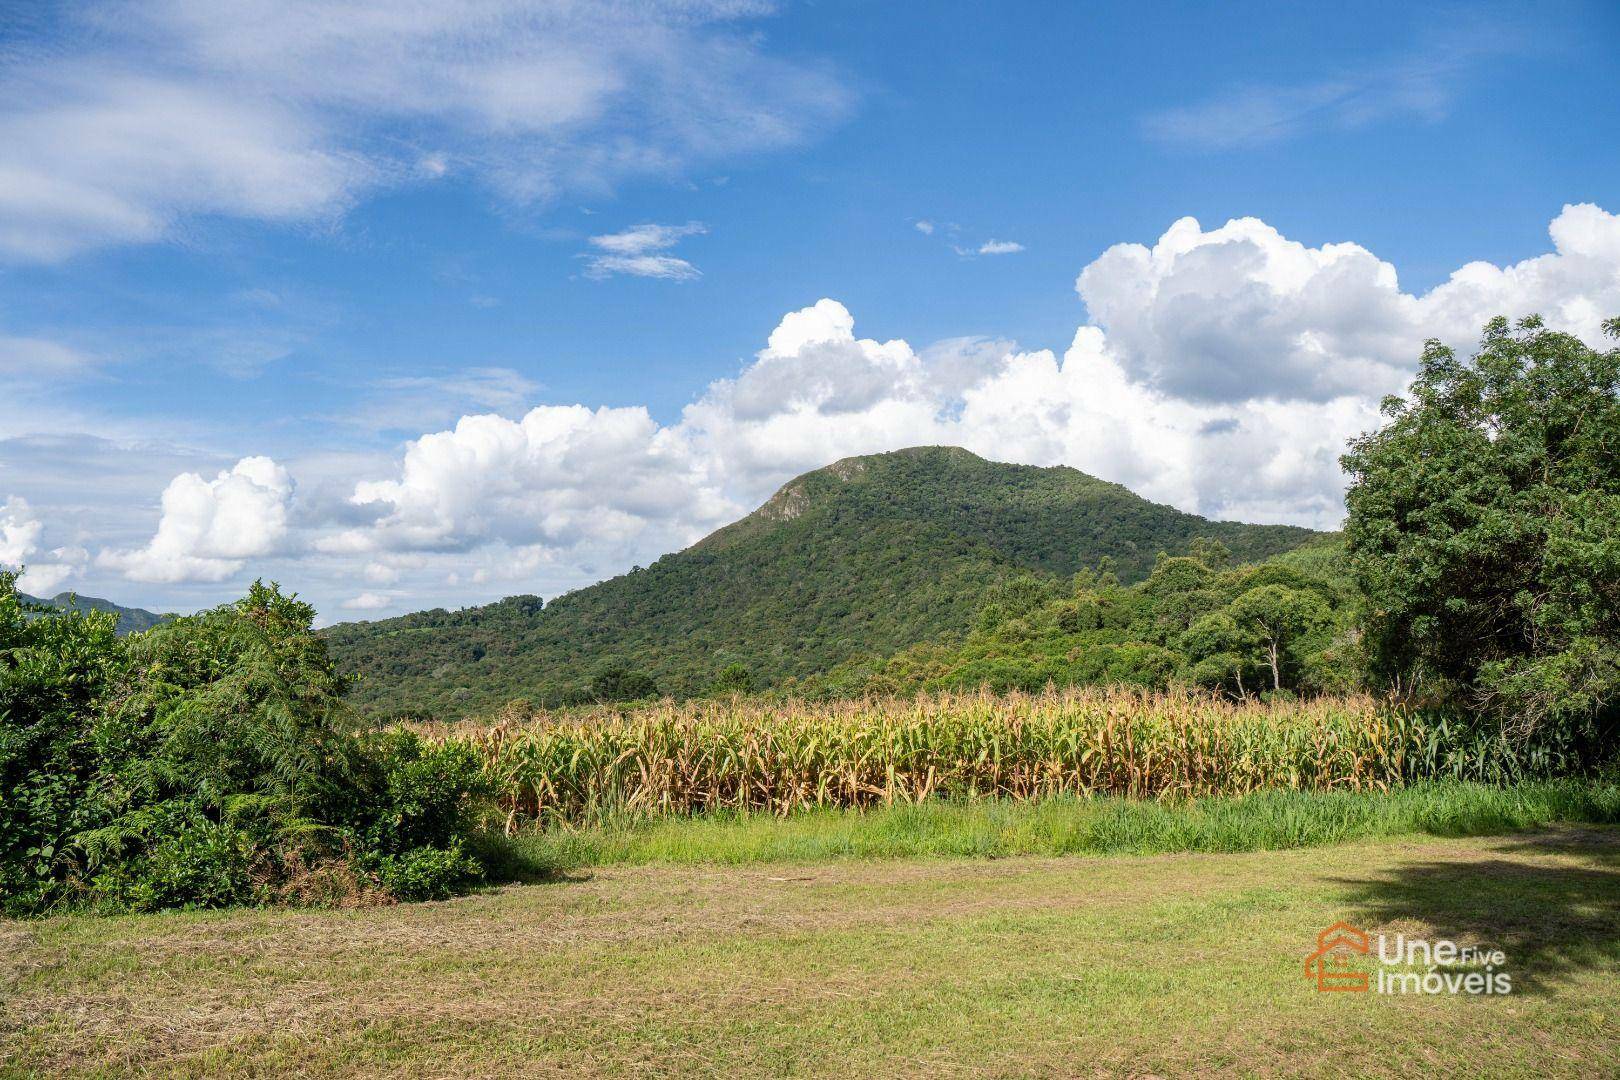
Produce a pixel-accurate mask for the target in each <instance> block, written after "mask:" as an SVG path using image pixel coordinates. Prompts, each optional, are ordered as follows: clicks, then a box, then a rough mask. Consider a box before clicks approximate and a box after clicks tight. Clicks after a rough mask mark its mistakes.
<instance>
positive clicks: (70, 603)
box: [18, 592, 172, 636]
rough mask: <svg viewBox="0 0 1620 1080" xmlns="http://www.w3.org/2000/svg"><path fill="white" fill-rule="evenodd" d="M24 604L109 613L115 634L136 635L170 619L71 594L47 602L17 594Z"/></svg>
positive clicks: (141, 609) (165, 616)
mask: <svg viewBox="0 0 1620 1080" xmlns="http://www.w3.org/2000/svg"><path fill="white" fill-rule="evenodd" d="M18 596H19V597H21V599H22V600H23V602H24V603H29V604H39V605H41V606H43V607H54V608H62V609H64V610H67V611H110V612H112V613H113V614H114V615H117V616H118V626H117V628H116V630H115V633H117V634H119V635H120V636H122V635H124V634H136V633H139V632H140V631H142V630H150V629H151V628H152V627H154V626H156V625H157V624H158V623H160V622H162V621H163V620H164V619H167V618H172V616H169V615H159V614H156V613H155V612H151V611H147V610H146V609H145V608H131V607H123V606H122V605H119V604H115V603H113V602H112V601H111V600H103V599H101V598H100V597H96V596H76V595H74V594H73V593H68V592H64V593H57V594H56V595H55V596H53V597H51V598H50V599H49V600H42V599H40V598H39V597H37V596H29V595H28V594H26V593H19V594H18Z"/></svg>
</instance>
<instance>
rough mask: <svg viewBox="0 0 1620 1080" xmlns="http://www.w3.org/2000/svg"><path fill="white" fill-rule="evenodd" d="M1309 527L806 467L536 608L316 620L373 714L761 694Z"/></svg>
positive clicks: (925, 456)
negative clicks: (1002, 608)
mask: <svg viewBox="0 0 1620 1080" xmlns="http://www.w3.org/2000/svg"><path fill="white" fill-rule="evenodd" d="M1312 535H1313V534H1312V533H1310V532H1309V531H1308V530H1305V529H1298V528H1292V527H1288V526H1256V525H1241V524H1237V523H1233V522H1212V521H1206V520H1204V519H1202V518H1199V517H1195V516H1193V515H1190V514H1184V513H1181V512H1180V511H1177V510H1175V509H1172V508H1171V507H1168V506H1158V505H1155V504H1153V503H1150V502H1148V501H1146V500H1144V499H1141V498H1138V497H1137V496H1135V495H1133V494H1131V493H1130V492H1129V491H1127V490H1126V489H1125V488H1123V487H1120V486H1119V485H1117V484H1109V483H1104V482H1103V481H1101V480H1097V479H1095V478H1093V477H1090V476H1087V475H1085V474H1084V473H1080V472H1077V471H1075V470H1073V469H1068V468H1053V469H1042V468H1034V467H1030V466H1022V465H1005V464H999V463H995V462H989V461H985V460H984V459H982V458H979V457H976V456H975V455H973V454H970V453H968V452H967V451H965V450H960V449H955V448H950V447H922V448H916V449H912V450H904V451H898V452H895V453H890V454H877V455H873V456H870V457H860V458H850V459H848V460H845V461H840V462H837V463H835V464H833V465H829V466H827V467H826V468H824V469H818V470H816V471H815V472H811V473H807V474H805V475H804V476H801V477H799V478H798V479H796V480H794V481H792V482H791V483H789V484H787V485H786V486H785V487H783V488H782V490H781V491H779V492H778V493H777V494H776V495H775V497H773V498H772V499H771V500H770V501H769V502H767V503H766V504H765V505H764V506H763V507H761V508H760V509H759V510H758V511H757V512H755V513H754V514H751V515H749V516H748V517H746V518H744V519H743V520H741V521H739V522H737V523H735V524H733V525H730V526H728V527H726V528H724V529H721V530H720V531H719V532H717V533H715V534H714V535H712V536H710V537H709V538H707V539H706V540H703V541H701V542H700V543H698V544H696V545H695V546H693V547H691V548H688V549H687V550H685V551H682V552H679V553H677V554H673V555H668V556H665V557H664V558H662V559H659V560H658V561H657V562H655V563H653V564H652V565H651V566H649V567H647V568H645V569H642V570H636V571H633V572H632V573H629V574H625V575H623V576H621V577H617V578H614V579H612V580H610V581H605V582H602V583H601V584H598V585H594V586H592V587H590V588H588V589H582V590H580V591H578V592H574V593H570V594H568V595H566V596H562V597H558V598H557V599H555V600H553V601H552V602H551V603H550V604H548V605H545V606H544V607H543V608H542V607H541V605H540V603H539V600H538V598H536V597H510V598H508V599H506V600H503V601H501V602H500V603H498V604H491V605H488V606H485V607H480V608H469V609H466V610H464V611H454V612H452V611H443V610H435V611H425V612H419V613H417V614H414V615H407V616H404V617H402V618H397V619H388V620H384V621H380V622H375V623H353V624H346V625H341V626H335V627H332V628H331V629H329V630H328V631H326V637H327V639H328V641H329V642H330V643H331V647H332V653H333V656H334V657H335V658H336V659H337V661H338V663H339V665H340V667H341V668H343V669H344V670H347V671H350V672H353V673H355V674H356V676H357V677H358V681H357V685H356V687H355V693H354V699H355V701H356V702H357V703H358V704H359V705H360V706H361V707H362V708H364V709H365V710H366V711H368V712H371V713H373V714H381V715H410V716H432V717H436V718H441V719H444V718H453V717H458V716H465V715H469V714H474V713H480V712H482V713H490V712H493V711H494V710H495V709H497V708H498V707H499V706H500V705H501V704H502V703H504V702H506V701H509V700H511V699H513V698H520V697H521V698H527V699H529V700H532V701H534V702H536V703H538V704H542V705H557V704H562V703H567V702H578V701H589V700H616V699H619V698H620V692H619V691H614V692H613V693H612V694H608V695H603V694H600V693H598V692H597V688H594V687H593V686H592V685H591V684H592V681H593V678H592V677H593V675H595V674H596V673H598V672H599V671H600V670H601V667H602V665H603V664H605V663H608V662H609V661H610V660H612V659H613V658H620V660H621V662H622V663H623V664H624V665H625V667H626V668H627V669H628V670H633V671H635V672H639V673H641V674H642V675H644V676H646V677H647V678H649V679H651V680H652V681H653V683H655V684H656V687H657V690H658V691H660V692H662V693H665V694H669V695H672V696H675V697H688V696H694V695H702V694H707V693H710V692H712V691H713V690H714V689H715V687H716V685H717V682H718V680H719V679H720V676H721V673H722V672H723V671H724V670H725V669H727V668H728V667H729V666H730V665H732V664H741V665H742V666H743V667H745V668H746V669H747V671H748V672H749V675H750V680H751V683H752V685H754V686H755V687H758V688H769V687H776V686H780V685H782V684H783V683H784V682H785V681H787V680H789V679H793V678H804V677H807V676H811V675H814V674H817V673H822V672H825V671H827V670H828V669H829V668H832V667H834V666H835V665H837V664H839V663H841V662H844V661H848V660H851V659H853V658H856V657H859V656H864V655H886V654H889V653H893V652H895V651H897V650H900V649H904V648H907V647H908V646H912V645H915V644H917V643H918V642H925V641H932V640H936V639H938V638H939V637H940V636H941V635H944V634H952V633H956V634H959V633H963V632H965V631H967V630H969V629H970V628H971V627H973V626H974V625H975V617H976V616H977V615H978V613H979V612H980V610H981V609H982V608H984V607H985V606H986V605H987V604H988V603H1012V604H1015V605H1019V604H1025V602H1026V600H1027V599H1028V597H1027V596H1022V597H1021V596H1020V595H1015V594H1017V593H1018V590H1020V589H1025V588H1026V587H1027V586H1028V585H1029V584H1030V583H1032V582H1034V583H1042V584H1040V585H1039V586H1038V588H1039V589H1047V588H1050V587H1051V583H1054V582H1057V581H1061V580H1065V579H1067V578H1069V577H1070V576H1071V575H1073V574H1074V573H1075V572H1076V571H1078V570H1080V569H1081V568H1082V567H1091V566H1096V565H1098V564H1099V563H1100V562H1102V561H1104V560H1106V561H1107V562H1108V564H1109V568H1110V572H1112V573H1114V574H1116V575H1117V576H1118V578H1119V579H1120V580H1123V581H1125V582H1134V581H1139V580H1141V579H1142V578H1144V577H1146V576H1147V575H1148V573H1149V572H1150V571H1151V570H1152V569H1153V566H1154V562H1155V558H1156V556H1157V554H1158V553H1159V552H1161V551H1167V552H1171V553H1177V554H1179V553H1184V552H1187V551H1189V550H1190V549H1191V548H1192V546H1193V545H1194V544H1195V543H1197V544H1202V545H1203V546H1204V554H1205V557H1206V558H1207V559H1209V560H1213V561H1211V562H1210V563H1209V565H1212V566H1214V565H1217V564H1221V565H1224V560H1225V559H1226V558H1227V557H1228V555H1230V556H1231V557H1236V558H1238V559H1242V560H1254V559H1261V558H1265V557H1267V556H1270V555H1274V554H1277V553H1279V552H1282V551H1286V550H1288V549H1290V548H1292V547H1295V546H1297V545H1298V544H1300V543H1302V542H1304V541H1306V540H1308V539H1309V538H1311V536H1312ZM1015 582H1021V583H1022V584H1014V583H1015ZM1026 606H1027V605H1026ZM1183 629H1184V627H1183ZM1127 666H1129V665H1127ZM636 696H641V695H639V694H638V695H636Z"/></svg>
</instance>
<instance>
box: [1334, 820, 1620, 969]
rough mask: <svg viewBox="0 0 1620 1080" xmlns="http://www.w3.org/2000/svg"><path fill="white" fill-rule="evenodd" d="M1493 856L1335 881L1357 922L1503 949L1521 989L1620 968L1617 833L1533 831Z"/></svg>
mask: <svg viewBox="0 0 1620 1080" xmlns="http://www.w3.org/2000/svg"><path fill="white" fill-rule="evenodd" d="M1495 851H1496V852H1497V853H1499V854H1500V856H1501V857H1493V858H1484V859H1478V860H1475V861H1472V862H1413V863H1407V864H1404V865H1402V866H1399V867H1396V868H1394V869H1391V870H1389V871H1387V872H1386V873H1384V874H1383V875H1382V876H1379V877H1375V878H1371V879H1367V880H1350V879H1343V878H1341V879H1337V881H1336V883H1337V884H1341V885H1344V886H1346V887H1347V889H1348V895H1347V899H1348V901H1349V902H1350V903H1351V904H1352V905H1354V906H1355V907H1356V908H1357V909H1358V916H1359V920H1364V921H1358V925H1361V926H1365V927H1371V928H1379V929H1382V930H1384V931H1385V932H1386V933H1394V932H1396V931H1402V932H1405V933H1406V934H1407V936H1408V938H1411V937H1414V936H1415V937H1422V938H1426V939H1428V940H1430V941H1435V940H1438V939H1448V940H1452V941H1455V942H1457V943H1458V944H1459V945H1469V944H1471V945H1476V946H1479V947H1482V948H1494V949H1500V950H1502V952H1503V953H1504V954H1506V958H1507V962H1506V964H1505V965H1504V968H1505V970H1507V971H1509V972H1511V973H1512V976H1513V989H1514V992H1515V993H1538V992H1545V991H1547V990H1548V989H1550V988H1551V987H1552V986H1554V985H1556V984H1557V983H1559V982H1563V981H1565V980H1567V979H1568V978H1570V977H1571V976H1573V975H1575V974H1578V973H1580V972H1583V971H1589V970H1601V971H1605V972H1611V973H1612V972H1614V971H1615V970H1617V968H1620V833H1617V832H1615V831H1613V830H1607V831H1605V830H1595V829H1561V830H1556V831H1549V832H1544V833H1533V834H1527V835H1523V836H1518V837H1515V838H1513V839H1511V840H1507V841H1504V842H1503V843H1501V844H1499V845H1497V846H1496V848H1495ZM1541 856H1560V857H1563V858H1561V859H1560V860H1559V861H1557V862H1553V861H1549V860H1548V859H1546V858H1538V857H1541ZM1570 859H1575V860H1579V861H1578V862H1576V863H1572V862H1571V861H1570Z"/></svg>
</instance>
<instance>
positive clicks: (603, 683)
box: [582, 664, 658, 702]
mask: <svg viewBox="0 0 1620 1080" xmlns="http://www.w3.org/2000/svg"><path fill="white" fill-rule="evenodd" d="M657 696H658V684H657V683H656V682H654V681H653V679H652V676H650V675H648V674H647V673H646V672H644V671H631V670H630V669H629V668H628V667H626V666H625V665H624V664H609V665H607V666H606V667H604V668H602V669H601V670H600V671H598V672H597V673H596V674H595V675H593V676H591V681H590V685H589V686H588V687H587V688H586V690H585V693H584V694H583V695H582V699H583V700H584V701H591V702H611V701H640V700H642V699H643V698H653V697H657Z"/></svg>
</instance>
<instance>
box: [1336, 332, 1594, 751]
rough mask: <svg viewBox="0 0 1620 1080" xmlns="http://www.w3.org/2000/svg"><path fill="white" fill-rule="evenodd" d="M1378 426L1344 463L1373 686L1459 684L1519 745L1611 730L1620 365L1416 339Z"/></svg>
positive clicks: (1560, 350)
mask: <svg viewBox="0 0 1620 1080" xmlns="http://www.w3.org/2000/svg"><path fill="white" fill-rule="evenodd" d="M1607 329H1608V330H1609V332H1610V333H1611V334H1620V320H1615V321H1611V322H1610V323H1609V324H1607ZM1384 411H1385V413H1386V415H1387V416H1388V417H1389V422H1388V423H1387V425H1386V426H1385V427H1384V428H1382V429H1381V430H1379V431H1377V432H1374V433H1372V434H1369V435H1366V436H1364V437H1362V438H1361V439H1358V440H1356V441H1355V442H1354V443H1353V444H1352V445H1351V448H1350V452H1349V453H1348V454H1346V455H1345V457H1344V466H1345V468H1346V470H1347V471H1348V472H1349V473H1350V474H1351V477H1352V483H1351V486H1350V490H1349V494H1348V504H1349V509H1350V518H1349V524H1348V527H1347V533H1346V535H1347V539H1348V546H1349V552H1350V560H1351V566H1352V568H1353V570H1354V573H1355V577H1356V580H1357V581H1358V583H1359V584H1360V585H1361V587H1362V588H1363V589H1364V590H1365V592H1366V595H1367V598H1368V605H1369V612H1368V616H1369V617H1368V637H1369V642H1370V646H1371V654H1372V657H1373V660H1374V662H1375V663H1376V665H1377V668H1378V670H1379V672H1380V673H1381V674H1382V675H1383V676H1384V677H1386V678H1389V679H1391V680H1396V681H1399V682H1401V683H1403V684H1408V685H1409V684H1412V683H1414V682H1416V683H1426V684H1427V685H1429V686H1430V687H1432V688H1434V689H1437V690H1444V689H1446V688H1449V687H1455V688H1457V689H1459V690H1460V691H1461V692H1462V693H1464V694H1465V695H1467V696H1468V698H1469V699H1470V700H1471V701H1472V703H1473V704H1475V705H1477V706H1482V707H1484V708H1486V709H1488V710H1490V711H1491V712H1492V713H1493V714H1494V715H1496V716H1498V717H1500V718H1501V719H1503V720H1504V721H1506V722H1508V723H1509V724H1510V725H1511V726H1512V727H1513V729H1514V730H1515V731H1516V732H1517V733H1519V734H1523V733H1525V732H1528V731H1532V730H1534V729H1536V728H1538V727H1541V726H1543V725H1547V724H1556V725H1560V726H1566V727H1582V726H1586V727H1592V726H1598V727H1604V726H1612V725H1613V724H1614V719H1615V711H1616V707H1617V706H1616V703H1617V702H1620V350H1611V351H1609V352H1598V351H1595V350H1593V349H1591V348H1589V347H1587V346H1586V345H1585V344H1584V343H1582V342H1581V341H1580V340H1579V339H1577V338H1574V337H1572V336H1570V335H1567V334H1560V333H1554V332H1552V331H1549V330H1547V329H1545V328H1544V327H1543V326H1542V324H1541V322H1540V320H1539V319H1534V318H1531V319H1525V320H1522V321H1521V322H1519V323H1518V324H1517V325H1516V326H1514V327H1511V328H1510V327H1509V325H1508V323H1507V321H1506V320H1504V319H1497V320H1495V321H1493V322H1492V323H1491V324H1490V325H1489V326H1488V327H1487V328H1486V331H1485V335H1484V339H1483V341H1482V343H1481V347H1480V350H1479V352H1478V353H1477V354H1476V355H1475V356H1473V357H1472V358H1470V359H1467V360H1460V359H1458V358H1457V356H1456V355H1455V354H1454V353H1453V352H1452V350H1450V349H1448V348H1446V347H1445V346H1443V345H1441V344H1439V343H1438V342H1430V343H1429V344H1428V345H1427V347H1426V348H1425V350H1424V353H1423V360H1422V366H1421V368H1420V369H1419V372H1418V375H1417V378H1416V380H1415V381H1414V383H1413V385H1412V389H1411V393H1410V396H1409V398H1408V399H1406V400H1402V399H1399V398H1391V399H1389V400H1387V401H1386V402H1385V403H1384Z"/></svg>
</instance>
